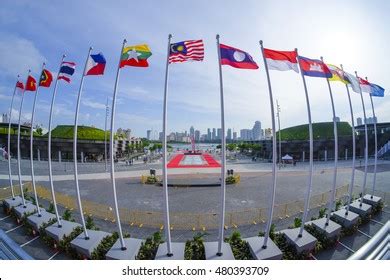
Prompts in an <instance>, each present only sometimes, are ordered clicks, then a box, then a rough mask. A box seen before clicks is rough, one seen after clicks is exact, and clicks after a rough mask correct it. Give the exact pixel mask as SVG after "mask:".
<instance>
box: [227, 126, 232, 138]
mask: <svg viewBox="0 0 390 280" xmlns="http://www.w3.org/2000/svg"><path fill="white" fill-rule="evenodd" d="M226 140H232V129H231V128H228V130H227V135H226Z"/></svg>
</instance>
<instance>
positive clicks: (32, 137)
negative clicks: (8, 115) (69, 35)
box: [30, 63, 46, 217]
mask: <svg viewBox="0 0 390 280" xmlns="http://www.w3.org/2000/svg"><path fill="white" fill-rule="evenodd" d="M45 65H46V64H45V63H43V64H42V71H43V69H45ZM42 71H41V73H42ZM40 80H41V77H39V79H38V84H37V90H36V91H35V96H34V103H33V107H32V113H31V131H30V168H31V182H32V187H33V191H34V198H35V204H36V207H37V213H38V217H41V208H40V207H39V201H38V195H37V188H36V186H35V174H34V131H33V127H34V116H35V105H36V103H37V97H38V93H39V86H40Z"/></svg>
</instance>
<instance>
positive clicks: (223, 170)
mask: <svg viewBox="0 0 390 280" xmlns="http://www.w3.org/2000/svg"><path fill="white" fill-rule="evenodd" d="M216 39H217V51H218V68H219V89H220V96H221V130H222V131H221V142H222V148H221V156H222V158H221V201H220V203H221V204H220V220H219V239H218V252H217V256H222V244H223V236H224V229H225V197H226V178H225V176H226V138H225V108H224V99H223V79H222V65H221V48H220V45H219V34H217V36H216Z"/></svg>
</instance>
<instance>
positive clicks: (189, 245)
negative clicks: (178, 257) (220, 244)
mask: <svg viewBox="0 0 390 280" xmlns="http://www.w3.org/2000/svg"><path fill="white" fill-rule="evenodd" d="M203 236H205V233H197V234H196V235H195V236H194V238H193V239H192V240H187V242H186V246H185V251H184V259H185V260H205V259H206V256H205V250H204V244H203V242H204V240H203Z"/></svg>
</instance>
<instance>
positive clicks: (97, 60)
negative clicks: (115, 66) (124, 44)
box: [84, 53, 106, 76]
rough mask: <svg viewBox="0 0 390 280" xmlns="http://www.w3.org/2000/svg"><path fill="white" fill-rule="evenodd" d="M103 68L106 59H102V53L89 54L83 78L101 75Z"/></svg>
mask: <svg viewBox="0 0 390 280" xmlns="http://www.w3.org/2000/svg"><path fill="white" fill-rule="evenodd" d="M105 67H106V59H105V58H104V56H103V54H102V53H98V54H91V55H90V56H89V57H88V60H87V65H86V67H85V71H84V76H88V75H103V74H104V68H105Z"/></svg>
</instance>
